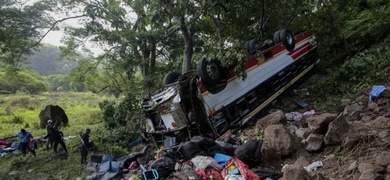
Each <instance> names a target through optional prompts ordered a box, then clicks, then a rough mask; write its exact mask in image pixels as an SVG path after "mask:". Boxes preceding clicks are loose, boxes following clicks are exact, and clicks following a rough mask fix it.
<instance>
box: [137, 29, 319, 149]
mask: <svg viewBox="0 0 390 180" xmlns="http://www.w3.org/2000/svg"><path fill="white" fill-rule="evenodd" d="M316 47H317V43H316V40H315V36H314V34H313V32H311V31H304V32H301V33H297V34H293V33H292V32H291V31H290V30H289V29H281V30H279V31H277V32H275V33H274V37H273V40H265V41H262V42H259V41H257V40H250V41H248V42H247V43H245V48H246V49H247V50H248V56H249V57H248V58H247V60H246V62H245V73H246V75H247V76H246V78H245V79H243V78H242V77H241V76H240V74H237V73H234V72H232V71H230V70H229V69H228V68H226V67H225V68H224V67H222V66H221V65H220V62H218V61H208V60H207V59H206V58H203V59H202V60H200V61H199V62H198V64H197V69H196V71H190V72H187V73H185V74H180V73H177V72H171V73H168V74H167V75H166V76H165V77H164V79H163V85H164V87H163V89H161V90H159V91H158V92H155V93H154V94H152V95H151V96H150V97H148V98H146V99H144V100H143V102H142V108H143V111H144V114H145V120H146V132H147V134H148V135H149V136H151V137H152V139H153V141H154V144H155V145H156V146H158V145H164V147H166V148H169V147H170V146H172V145H174V144H176V143H178V142H182V141H185V140H189V139H190V138H191V137H192V136H194V135H208V136H209V137H213V138H217V137H220V136H223V135H224V134H226V133H228V132H232V131H234V130H237V129H240V128H242V127H243V126H245V125H246V124H247V123H248V122H250V121H251V120H253V119H255V118H258V117H259V116H261V115H263V114H265V113H266V110H267V107H268V106H269V105H270V104H271V103H272V102H273V101H274V100H275V99H276V98H277V97H278V96H279V95H280V94H282V93H283V92H284V91H286V89H287V88H289V87H291V86H292V85H293V84H294V83H296V82H297V81H298V80H299V79H301V78H302V77H303V76H304V75H305V74H307V73H308V72H309V71H310V70H311V69H313V67H314V66H315V64H317V63H318V62H319V57H318V54H317V49H316Z"/></svg>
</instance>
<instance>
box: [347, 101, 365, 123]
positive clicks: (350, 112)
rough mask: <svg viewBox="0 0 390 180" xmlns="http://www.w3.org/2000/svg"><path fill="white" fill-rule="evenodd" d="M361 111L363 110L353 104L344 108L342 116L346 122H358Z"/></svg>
mask: <svg viewBox="0 0 390 180" xmlns="http://www.w3.org/2000/svg"><path fill="white" fill-rule="evenodd" d="M362 111H363V108H362V107H361V106H360V105H359V104H358V103H354V104H351V105H348V106H346V107H345V108H344V111H343V115H344V116H345V118H346V120H347V121H358V120H360V113H362Z"/></svg>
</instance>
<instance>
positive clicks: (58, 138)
mask: <svg viewBox="0 0 390 180" xmlns="http://www.w3.org/2000/svg"><path fill="white" fill-rule="evenodd" d="M63 137H64V134H63V133H62V132H61V131H60V130H58V129H57V128H54V127H51V128H50V129H49V134H48V135H46V136H45V137H44V138H45V139H46V138H51V139H52V141H53V143H54V145H53V148H54V153H56V154H57V148H58V144H60V145H61V147H62V148H63V149H64V151H65V153H66V154H67V153H68V150H67V149H66V145H65V142H64V138H63Z"/></svg>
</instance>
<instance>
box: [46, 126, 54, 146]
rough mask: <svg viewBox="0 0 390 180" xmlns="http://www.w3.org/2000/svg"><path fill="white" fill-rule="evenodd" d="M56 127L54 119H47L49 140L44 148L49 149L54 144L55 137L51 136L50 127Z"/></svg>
mask: <svg viewBox="0 0 390 180" xmlns="http://www.w3.org/2000/svg"><path fill="white" fill-rule="evenodd" d="M52 127H54V124H53V121H52V120H51V119H49V120H47V125H46V131H47V136H48V137H47V142H46V147H45V149H44V150H48V149H49V148H50V147H52V146H53V139H52V138H51V137H50V128H52Z"/></svg>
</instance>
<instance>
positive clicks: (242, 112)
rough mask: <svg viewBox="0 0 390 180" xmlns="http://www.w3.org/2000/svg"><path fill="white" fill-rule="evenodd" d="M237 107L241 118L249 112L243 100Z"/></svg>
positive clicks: (243, 99)
mask: <svg viewBox="0 0 390 180" xmlns="http://www.w3.org/2000/svg"><path fill="white" fill-rule="evenodd" d="M237 107H238V110H239V112H240V115H241V116H244V115H246V114H247V113H248V112H249V107H248V104H247V103H246V99H245V98H242V99H240V100H239V101H238V102H237Z"/></svg>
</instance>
